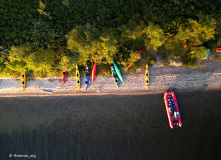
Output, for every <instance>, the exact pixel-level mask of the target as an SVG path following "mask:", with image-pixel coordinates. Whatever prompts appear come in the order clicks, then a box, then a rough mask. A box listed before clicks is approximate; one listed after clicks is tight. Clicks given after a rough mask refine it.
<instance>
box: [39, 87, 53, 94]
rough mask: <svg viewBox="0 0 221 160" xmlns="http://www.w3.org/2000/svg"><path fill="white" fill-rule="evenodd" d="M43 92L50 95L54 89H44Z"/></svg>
mask: <svg viewBox="0 0 221 160" xmlns="http://www.w3.org/2000/svg"><path fill="white" fill-rule="evenodd" d="M42 91H43V92H45V93H49V94H52V93H53V89H50V88H44V89H42Z"/></svg>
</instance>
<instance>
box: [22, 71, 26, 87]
mask: <svg viewBox="0 0 221 160" xmlns="http://www.w3.org/2000/svg"><path fill="white" fill-rule="evenodd" d="M21 84H22V90H23V91H24V90H25V85H26V75H25V72H24V73H22V76H21Z"/></svg>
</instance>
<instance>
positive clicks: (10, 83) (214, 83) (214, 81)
mask: <svg viewBox="0 0 221 160" xmlns="http://www.w3.org/2000/svg"><path fill="white" fill-rule="evenodd" d="M220 64H221V60H220V61H212V60H208V61H206V62H205V65H204V66H199V67H197V68H196V69H191V68H185V67H181V66H177V65H174V66H168V67H163V66H162V64H161V63H160V62H157V63H156V64H155V65H154V66H153V67H150V68H149V73H150V79H149V90H147V89H146V87H145V72H144V71H141V70H140V69H138V70H137V71H136V73H134V74H129V75H123V79H124V82H123V83H122V82H121V81H119V85H120V87H119V88H117V86H116V84H115V82H114V79H113V77H111V76H110V77H108V76H105V75H104V76H96V77H95V81H94V82H93V83H89V87H88V90H87V91H86V90H85V88H84V87H85V85H84V77H81V89H80V90H78V88H77V84H76V78H75V77H67V80H66V83H65V85H64V86H63V85H62V78H61V77H60V78H59V77H48V78H46V79H37V80H27V84H26V89H25V90H24V91H22V87H21V84H20V80H18V79H17V80H15V79H13V78H2V77H0V97H2V96H33V95H35V96H58V95H104V94H105V95H106V94H125V95H127V94H137V93H139V94H149V93H150V94H153V93H155V92H160V93H162V92H165V91H167V90H168V89H171V90H191V91H194V90H220V89H221V66H220ZM90 80H91V77H90ZM82 82H83V84H82ZM90 82H91V81H90ZM43 90H46V91H48V92H46V93H45V92H43Z"/></svg>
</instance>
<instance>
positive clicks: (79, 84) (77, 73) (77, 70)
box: [76, 64, 81, 89]
mask: <svg viewBox="0 0 221 160" xmlns="http://www.w3.org/2000/svg"><path fill="white" fill-rule="evenodd" d="M76 80H77V86H78V89H80V88H81V81H80V72H79V69H78V65H77V64H76Z"/></svg>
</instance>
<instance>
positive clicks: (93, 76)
mask: <svg viewBox="0 0 221 160" xmlns="http://www.w3.org/2000/svg"><path fill="white" fill-rule="evenodd" d="M96 70H97V63H96V62H94V66H93V70H92V82H94V79H95V76H96Z"/></svg>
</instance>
